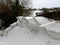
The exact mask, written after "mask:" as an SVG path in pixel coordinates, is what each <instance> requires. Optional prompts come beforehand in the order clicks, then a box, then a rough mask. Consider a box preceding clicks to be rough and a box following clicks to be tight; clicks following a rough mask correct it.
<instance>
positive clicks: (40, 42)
mask: <svg viewBox="0 0 60 45" xmlns="http://www.w3.org/2000/svg"><path fill="white" fill-rule="evenodd" d="M26 19H28V21H29V22H31V23H30V24H31V25H30V26H28V25H27V26H26V25H25V26H24V25H22V23H21V25H22V26H23V27H22V28H21V26H20V25H19V23H18V24H16V22H15V23H13V24H11V26H10V27H8V28H7V29H6V31H5V32H7V33H5V35H4V36H0V45H60V40H58V39H53V38H52V37H50V36H49V34H48V32H47V31H46V27H48V26H45V25H46V24H49V23H50V22H51V21H49V20H48V19H46V18H44V17H36V20H37V21H38V22H37V23H39V24H40V25H38V26H37V27H38V28H39V29H38V30H37V29H36V30H33V29H34V28H35V27H36V25H35V24H36V23H34V22H35V21H34V20H33V18H32V17H26ZM17 22H18V21H17ZM52 22H54V21H52ZM24 24H25V22H24ZM53 24H54V23H53ZM33 25H34V26H35V27H34V28H32V26H33ZM43 25H44V26H43ZM53 26H54V25H52V27H53ZM29 27H30V28H29ZM31 28H32V29H31ZM55 28H56V26H55ZM47 29H50V28H49V27H48V28H47ZM51 29H52V28H51ZM32 30H33V31H32ZM34 31H37V32H34Z"/></svg>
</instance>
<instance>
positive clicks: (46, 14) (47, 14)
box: [37, 10, 60, 21]
mask: <svg viewBox="0 0 60 45" xmlns="http://www.w3.org/2000/svg"><path fill="white" fill-rule="evenodd" d="M37 16H43V17H46V18H49V19H54V20H59V21H60V10H59V11H53V12H43V13H41V14H40V15H37Z"/></svg>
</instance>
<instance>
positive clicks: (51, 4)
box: [32, 0, 60, 8]
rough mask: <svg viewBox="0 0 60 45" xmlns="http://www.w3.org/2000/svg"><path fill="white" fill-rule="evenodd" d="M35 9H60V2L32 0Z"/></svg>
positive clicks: (54, 0) (57, 0)
mask: <svg viewBox="0 0 60 45" xmlns="http://www.w3.org/2000/svg"><path fill="white" fill-rule="evenodd" d="M32 4H33V8H43V7H47V8H50V7H60V0H32Z"/></svg>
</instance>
